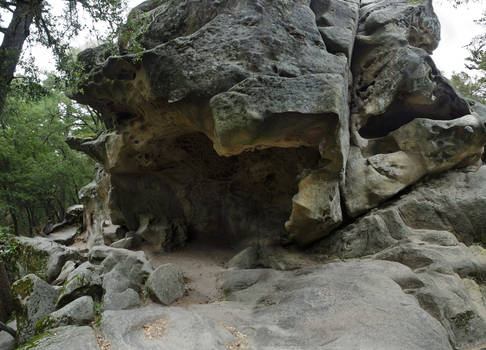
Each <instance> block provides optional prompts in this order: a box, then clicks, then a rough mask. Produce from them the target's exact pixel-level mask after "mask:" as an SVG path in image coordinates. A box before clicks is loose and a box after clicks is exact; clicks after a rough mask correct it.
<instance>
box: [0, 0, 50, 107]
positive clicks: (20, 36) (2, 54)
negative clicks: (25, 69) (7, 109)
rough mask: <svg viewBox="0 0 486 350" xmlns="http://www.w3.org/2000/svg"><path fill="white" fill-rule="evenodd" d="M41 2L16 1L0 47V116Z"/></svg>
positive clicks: (40, 0) (35, 0)
mask: <svg viewBox="0 0 486 350" xmlns="http://www.w3.org/2000/svg"><path fill="white" fill-rule="evenodd" d="M41 3H42V0H34V1H33V0H17V1H16V5H15V6H16V7H15V10H14V13H13V16H12V20H11V21H10V24H9V26H8V28H7V30H6V31H5V36H4V37H3V42H2V46H0V116H1V114H2V111H3V108H4V106H5V99H6V97H7V91H8V87H9V86H10V83H11V82H12V79H13V76H14V73H15V68H16V67H17V64H18V63H19V59H20V55H21V53H22V47H23V45H24V42H25V39H27V37H28V36H29V34H30V31H29V28H30V25H31V24H32V21H33V19H34V14H35V9H36V8H38V6H39V5H40V4H41Z"/></svg>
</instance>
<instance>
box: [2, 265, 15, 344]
mask: <svg viewBox="0 0 486 350" xmlns="http://www.w3.org/2000/svg"><path fill="white" fill-rule="evenodd" d="M12 311H13V308H12V300H11V299H10V283H9V281H8V276H7V271H6V270H5V265H4V263H3V261H2V259H0V321H1V322H6V321H7V320H8V318H9V316H10V314H11V313H12ZM14 337H15V334H14Z"/></svg>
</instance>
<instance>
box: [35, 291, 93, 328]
mask: <svg viewBox="0 0 486 350" xmlns="http://www.w3.org/2000/svg"><path fill="white" fill-rule="evenodd" d="M94 318H95V314H94V304H93V298H91V297H90V296H84V297H81V298H79V299H76V300H74V301H72V302H70V303H69V304H67V305H66V306H64V307H63V308H61V309H59V310H57V311H55V312H53V313H51V314H49V315H47V316H46V317H44V318H42V319H40V320H39V321H37V323H36V325H35V333H36V334H40V333H43V332H45V331H47V330H48V329H51V328H57V327H61V326H69V325H73V326H82V325H87V324H88V323H90V322H91V321H93V320H94Z"/></svg>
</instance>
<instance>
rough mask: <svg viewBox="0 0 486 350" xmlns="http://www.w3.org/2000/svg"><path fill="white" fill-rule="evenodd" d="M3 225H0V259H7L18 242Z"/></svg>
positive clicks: (14, 251)
mask: <svg viewBox="0 0 486 350" xmlns="http://www.w3.org/2000/svg"><path fill="white" fill-rule="evenodd" d="M9 231H10V230H9V229H8V228H5V227H0V260H9V259H10V257H12V256H14V255H15V254H16V252H17V249H18V243H17V241H16V240H15V239H14V236H13V235H12V234H11V233H10V232H9Z"/></svg>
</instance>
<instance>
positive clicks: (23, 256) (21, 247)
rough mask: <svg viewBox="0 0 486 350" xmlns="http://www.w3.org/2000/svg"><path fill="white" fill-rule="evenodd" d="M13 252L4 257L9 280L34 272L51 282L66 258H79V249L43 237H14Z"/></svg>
mask: <svg viewBox="0 0 486 350" xmlns="http://www.w3.org/2000/svg"><path fill="white" fill-rule="evenodd" d="M15 239H16V241H17V243H18V244H17V249H16V251H15V254H13V255H11V256H9V257H7V258H6V261H5V262H6V267H7V271H8V273H9V278H10V280H11V281H16V280H18V279H20V278H22V277H23V276H25V275H28V274H31V273H33V274H36V275H38V276H39V277H41V278H42V279H44V280H46V281H48V282H51V281H53V280H54V279H55V278H56V277H57V276H58V275H59V272H60V271H61V268H62V267H63V265H64V263H65V262H66V261H68V260H76V259H78V258H79V250H78V249H75V248H68V247H65V246H63V245H60V244H57V243H55V242H52V241H50V240H49V239H47V238H43V237H35V238H29V237H16V238H15Z"/></svg>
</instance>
